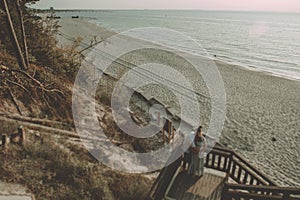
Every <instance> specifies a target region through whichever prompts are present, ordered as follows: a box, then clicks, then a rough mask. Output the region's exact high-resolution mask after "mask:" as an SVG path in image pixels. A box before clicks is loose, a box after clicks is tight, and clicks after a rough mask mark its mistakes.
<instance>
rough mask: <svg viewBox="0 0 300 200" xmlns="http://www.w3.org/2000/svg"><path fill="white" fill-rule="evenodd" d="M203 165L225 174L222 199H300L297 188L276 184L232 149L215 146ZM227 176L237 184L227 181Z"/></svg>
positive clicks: (299, 192) (299, 190)
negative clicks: (225, 179)
mask: <svg viewBox="0 0 300 200" xmlns="http://www.w3.org/2000/svg"><path fill="white" fill-rule="evenodd" d="M205 166H206V167H207V168H211V169H215V170H218V171H222V172H225V173H226V174H227V181H226V182H225V185H224V189H223V193H222V200H271V199H272V200H275V199H278V200H300V189H299V188H298V189H297V188H282V187H278V186H276V184H275V183H274V182H273V181H271V180H270V179H269V178H268V177H267V176H265V175H264V174H262V173H261V172H260V171H259V170H257V169H256V168H255V167H253V166H252V165H250V164H249V163H248V162H247V161H246V160H244V159H243V158H242V157H241V156H239V155H238V154H236V153H235V152H234V151H232V150H229V149H225V148H222V147H220V146H215V147H214V148H212V150H211V151H210V152H209V153H208V155H207V157H206V163H205ZM229 178H231V179H232V180H233V181H235V182H236V183H237V184H231V183H229Z"/></svg>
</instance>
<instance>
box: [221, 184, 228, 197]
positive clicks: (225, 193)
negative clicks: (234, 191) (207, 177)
mask: <svg viewBox="0 0 300 200" xmlns="http://www.w3.org/2000/svg"><path fill="white" fill-rule="evenodd" d="M228 191H229V187H228V184H227V183H226V182H225V184H224V187H223V191H222V196H221V200H229V199H228V197H229V195H228Z"/></svg>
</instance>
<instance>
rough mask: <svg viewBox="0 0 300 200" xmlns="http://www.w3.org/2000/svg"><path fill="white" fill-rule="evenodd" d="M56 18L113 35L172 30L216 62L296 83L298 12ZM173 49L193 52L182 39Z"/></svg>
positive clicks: (299, 68) (102, 13)
mask: <svg viewBox="0 0 300 200" xmlns="http://www.w3.org/2000/svg"><path fill="white" fill-rule="evenodd" d="M58 15H60V16H62V17H71V15H79V16H80V17H85V18H88V19H89V20H90V21H91V22H94V23H96V24H98V25H100V26H102V27H105V28H107V29H110V30H113V31H116V32H119V33H121V32H123V31H127V30H130V29H133V28H141V27H162V28H169V29H173V30H176V31H179V32H181V33H184V34H186V35H187V36H189V37H191V38H193V39H194V40H196V41H197V42H198V43H199V44H200V45H201V46H202V47H203V48H205V49H206V51H207V52H208V53H209V54H210V55H212V56H213V55H216V56H217V59H219V60H223V61H226V62H230V63H235V64H239V65H242V66H245V67H250V68H253V69H257V70H262V71H267V72H271V73H273V74H276V75H279V76H284V77H289V78H293V79H300V13H298V14H297V13H264V12H229V11H226V12H225V11H200V10H95V11H73V12H59V13H58ZM165 37H166V38H165V39H166V40H167V39H168V36H165ZM170 39H171V38H170ZM178 45H180V46H181V47H184V48H186V49H187V50H188V51H191V52H193V50H194V49H191V47H190V46H189V45H188V44H186V43H185V41H184V40H182V41H178Z"/></svg>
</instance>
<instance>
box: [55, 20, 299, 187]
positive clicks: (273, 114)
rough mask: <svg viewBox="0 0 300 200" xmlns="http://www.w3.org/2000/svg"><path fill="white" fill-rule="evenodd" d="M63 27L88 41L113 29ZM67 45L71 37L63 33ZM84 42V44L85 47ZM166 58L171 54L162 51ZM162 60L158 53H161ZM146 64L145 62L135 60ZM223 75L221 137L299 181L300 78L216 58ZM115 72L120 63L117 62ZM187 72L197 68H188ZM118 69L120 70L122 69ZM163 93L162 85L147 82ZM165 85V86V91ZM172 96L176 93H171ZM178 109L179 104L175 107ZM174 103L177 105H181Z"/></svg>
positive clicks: (150, 55) (82, 24)
mask: <svg viewBox="0 0 300 200" xmlns="http://www.w3.org/2000/svg"><path fill="white" fill-rule="evenodd" d="M60 25H61V26H62V28H61V29H60V31H61V32H62V33H63V35H64V36H70V37H73V38H74V37H78V36H81V37H83V41H84V43H85V44H89V42H90V41H91V40H93V39H95V36H96V39H97V40H99V39H98V38H103V39H105V38H107V37H109V36H111V35H112V34H113V32H111V31H108V30H106V29H104V28H101V27H99V26H96V25H94V24H91V23H89V22H87V21H84V20H80V19H79V20H78V19H61V20H60ZM58 39H59V42H60V44H62V45H63V46H66V45H70V44H71V42H70V40H69V39H66V38H65V37H61V36H59V37H58ZM84 47H85V46H84V45H83V46H82V48H84ZM160 55H161V58H160V59H161V61H164V62H166V57H167V56H168V55H167V54H160ZM145 57H147V59H148V60H149V59H150V60H151V59H158V58H157V53H155V52H142V53H138V54H134V55H124V56H123V57H122V59H125V60H127V61H132V62H134V61H136V60H142V58H143V59H144V58H145ZM167 60H168V61H167V62H166V64H168V63H173V64H172V66H174V67H175V68H176V66H177V65H178V66H179V67H181V68H182V65H181V62H182V61H181V60H180V59H178V58H176V57H172V56H171V57H169V59H167ZM158 61H159V59H158ZM135 64H141V63H135ZM216 65H217V67H218V69H219V71H220V74H221V75H222V78H223V81H224V85H225V90H226V98H227V112H226V120H225V125H224V128H223V131H222V136H221V142H222V143H223V144H224V145H227V146H229V147H232V148H233V149H235V150H236V151H237V152H239V153H240V154H242V155H243V156H244V157H245V158H246V159H248V161H249V162H250V163H251V164H253V165H254V166H256V167H257V168H258V169H260V170H262V171H263V172H264V173H265V174H266V175H267V176H269V177H270V178H271V179H273V180H274V181H275V182H277V183H278V184H279V185H281V186H297V187H300V181H299V180H300V159H299V155H300V148H299V145H300V133H299V130H300V94H299V91H300V81H296V80H289V79H286V78H281V77H276V76H272V75H270V74H268V73H264V72H258V71H255V70H249V69H246V68H243V67H240V66H236V65H232V64H228V63H225V62H221V61H216ZM111 69H112V71H110V72H111V73H112V74H114V73H116V71H118V67H117V66H115V67H113V66H112V68H111ZM183 69H185V70H183V73H186V74H187V75H189V74H191V75H192V74H193V72H192V71H189V70H187V68H183ZM117 73H118V72H117ZM193 86H194V87H195V88H196V90H197V91H201V93H203V95H204V96H209V94H208V91H207V88H206V86H205V84H204V82H201V81H200V82H199V83H195V85H193ZM144 89H145V91H151V90H152V93H153V92H155V93H156V94H158V93H159V92H158V90H157V88H154V87H152V89H151V88H144ZM164 92H166V91H163V90H162V91H161V93H164ZM158 96H162V99H161V101H162V102H164V103H165V104H167V105H169V106H174V107H176V105H177V103H176V101H174V99H173V98H165V99H164V97H163V96H164V95H160V94H158ZM168 96H169V97H170V96H171V97H172V95H168ZM198 100H199V101H200V106H201V108H203V109H201V116H202V119H201V120H202V121H203V124H204V127H205V126H207V125H208V122H209V118H210V102H209V100H207V99H206V98H205V97H204V98H199V99H198ZM176 109H178V108H176ZM176 109H175V110H176Z"/></svg>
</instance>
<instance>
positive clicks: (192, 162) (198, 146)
mask: <svg viewBox="0 0 300 200" xmlns="http://www.w3.org/2000/svg"><path fill="white" fill-rule="evenodd" d="M187 139H188V140H189V141H188V142H189V143H192V144H191V146H190V147H189V149H188V150H187V151H186V152H185V153H184V158H183V160H184V163H183V167H184V168H186V164H187V163H189V166H188V174H190V175H192V176H194V177H195V176H199V177H201V176H203V175H204V158H205V156H206V155H205V149H206V147H207V141H206V139H205V136H204V134H203V131H202V126H199V127H198V128H197V130H196V131H192V132H191V133H190V135H189V136H188V138H187Z"/></svg>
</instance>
